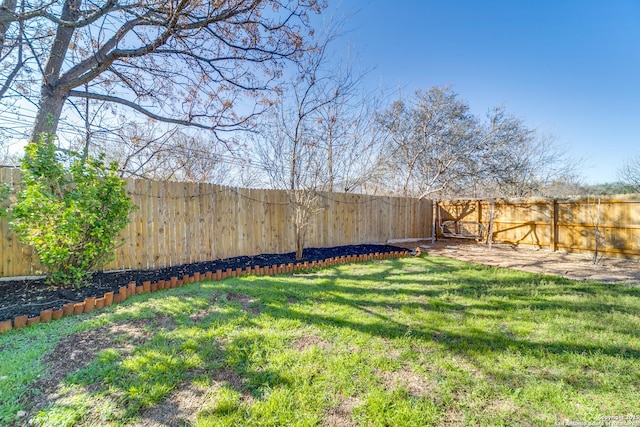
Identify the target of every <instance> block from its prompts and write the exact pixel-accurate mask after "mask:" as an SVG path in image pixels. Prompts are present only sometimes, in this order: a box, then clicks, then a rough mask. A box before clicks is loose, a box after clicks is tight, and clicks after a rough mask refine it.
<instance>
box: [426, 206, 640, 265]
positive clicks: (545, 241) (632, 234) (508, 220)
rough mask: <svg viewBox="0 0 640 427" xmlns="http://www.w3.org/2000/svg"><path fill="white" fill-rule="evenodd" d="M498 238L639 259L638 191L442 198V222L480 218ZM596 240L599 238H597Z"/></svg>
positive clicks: (515, 242) (502, 240)
mask: <svg viewBox="0 0 640 427" xmlns="http://www.w3.org/2000/svg"><path fill="white" fill-rule="evenodd" d="M492 203H493V212H494V216H493V227H492V238H493V241H495V242H502V243H511V244H517V245H529V246H534V247H538V248H548V249H549V250H551V251H558V250H559V251H566V252H577V253H594V252H595V250H596V245H597V249H598V252H599V253H601V254H604V255H606V256H611V257H626V258H640V194H632V195H616V196H595V197H593V196H591V197H584V198H574V199H566V200H541V199H530V200H500V199H498V200H495V201H494V202H491V201H490V200H455V201H443V202H438V205H437V206H438V209H437V217H438V222H439V223H442V222H443V221H447V220H450V221H471V222H480V223H481V224H483V225H484V226H485V228H486V230H489V222H490V217H491V208H492ZM596 238H597V241H596Z"/></svg>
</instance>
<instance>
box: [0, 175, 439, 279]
mask: <svg viewBox="0 0 640 427" xmlns="http://www.w3.org/2000/svg"><path fill="white" fill-rule="evenodd" d="M0 174H1V175H0V179H1V181H2V182H3V183H9V184H11V183H15V182H17V181H19V172H18V171H17V170H13V169H7V168H0ZM127 192H128V193H129V195H130V196H131V198H132V199H133V202H134V203H135V204H136V205H137V206H138V209H137V210H136V211H135V212H134V213H133V214H132V215H131V222H130V223H129V225H128V226H127V228H126V229H125V230H123V231H122V233H121V238H123V239H124V243H123V244H122V245H121V246H119V247H118V248H117V249H116V251H115V260H114V261H113V262H111V263H109V264H108V265H107V266H106V267H105V269H106V270H119V269H147V268H158V267H165V266H171V265H180V264H186V263H193V262H198V261H207V260H213V259H221V258H227V257H232V256H240V255H257V254H261V253H286V252H292V251H294V250H295V238H294V237H295V234H294V227H293V222H292V209H291V205H290V203H289V196H288V194H287V192H285V191H277V190H256V189H244V188H232V187H224V186H219V185H213V184H203V183H184V182H159V181H151V180H128V181H127ZM320 206H321V208H322V210H321V211H320V212H319V213H318V214H317V215H315V216H314V217H313V218H312V220H311V222H310V224H309V226H308V228H307V236H306V247H330V246H339V245H351V244H361V243H377V242H385V241H386V240H388V239H401V238H414V237H429V236H430V233H431V223H432V203H431V201H425V200H418V199H412V198H399V197H381V196H369V195H360V194H343V193H322V194H321V197H320ZM0 235H1V236H2V242H1V244H0V256H1V258H2V265H1V268H2V270H1V271H0V277H11V276H23V275H35V274H41V273H42V267H41V266H40V265H39V264H38V260H37V256H36V255H35V254H34V253H33V251H32V250H31V249H30V248H29V247H28V246H25V245H23V244H21V243H20V242H19V241H18V238H17V236H16V235H15V234H13V233H12V232H11V230H10V227H9V224H8V223H7V221H6V219H4V218H2V219H0Z"/></svg>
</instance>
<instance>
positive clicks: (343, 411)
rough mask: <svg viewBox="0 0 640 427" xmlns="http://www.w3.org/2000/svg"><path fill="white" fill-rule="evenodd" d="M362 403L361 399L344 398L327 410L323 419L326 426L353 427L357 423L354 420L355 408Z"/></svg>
mask: <svg viewBox="0 0 640 427" xmlns="http://www.w3.org/2000/svg"><path fill="white" fill-rule="evenodd" d="M359 404H360V399H358V398H355V397H349V398H345V399H342V400H341V401H340V404H339V405H338V406H336V407H334V408H331V409H329V410H328V411H327V414H326V416H325V418H324V420H323V421H322V425H323V426H325V427H353V426H355V425H356V423H355V422H354V421H353V418H352V414H353V409H354V408H355V407H356V406H358V405H359Z"/></svg>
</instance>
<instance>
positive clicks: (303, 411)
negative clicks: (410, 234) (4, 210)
mask: <svg viewBox="0 0 640 427" xmlns="http://www.w3.org/2000/svg"><path fill="white" fill-rule="evenodd" d="M54 349H55V352H54ZM54 355H55V356H54ZM638 396H640V288H638V287H629V286H624V285H610V284H601V283H592V282H574V281H569V280H565V279H561V278H556V277H550V276H539V275H533V274H526V273H522V272H514V271H508V270H503V269H495V268H486V267H482V266H477V265H473V264H468V263H463V262H457V261H454V260H450V259H446V258H436V257H423V258H404V259H396V260H387V261H371V262H368V263H363V264H353V265H345V266H339V267H333V268H326V269H322V270H319V271H315V272H310V273H308V274H294V275H282V276H276V277H243V278H234V279H227V280H224V281H220V282H203V283H198V284H191V285H188V286H184V287H182V288H179V289H175V290H171V291H165V292H164V293H158V294H153V295H151V296H150V295H140V296H138V297H134V298H131V299H129V300H127V302H126V303H124V304H122V305H118V306H113V307H110V308H109V309H107V310H104V311H101V312H97V313H95V314H89V315H82V316H77V317H72V318H67V319H63V320H61V321H57V322H52V323H49V324H46V325H38V326H36V327H32V328H28V329H26V330H21V331H13V332H10V333H8V334H4V335H2V336H0V425H3V424H9V425H11V424H16V425H22V424H27V423H29V422H30V421H31V423H32V425H55V426H64V425H109V424H113V425H129V424H131V425H141V426H143V425H152V424H153V423H154V422H155V423H157V424H156V425H181V424H180V423H183V424H187V425H189V424H193V425H198V426H226V425H228V426H238V425H248V426H284V425H300V426H313V425H318V426H322V425H326V426H331V425H334V426H352V425H353V426H359V425H364V426H369V425H372V426H423V425H441V426H451V425H464V426H472V425H478V426H499V425H505V426H516V425H536V426H537V425H554V424H556V423H559V424H558V425H561V424H562V423H567V422H581V423H586V422H595V421H600V422H602V421H603V420H605V419H606V418H604V417H623V416H629V415H636V416H638V415H640V399H639V398H638ZM618 419H619V418H618ZM635 421H636V422H640V419H636V420H635Z"/></svg>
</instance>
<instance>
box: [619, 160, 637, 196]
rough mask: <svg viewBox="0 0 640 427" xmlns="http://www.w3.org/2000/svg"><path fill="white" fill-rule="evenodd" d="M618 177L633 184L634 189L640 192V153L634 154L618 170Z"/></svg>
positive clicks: (628, 183) (626, 182) (630, 184)
mask: <svg viewBox="0 0 640 427" xmlns="http://www.w3.org/2000/svg"><path fill="white" fill-rule="evenodd" d="M618 178H619V179H620V181H622V182H623V183H625V184H627V185H629V186H631V187H632V190H633V191H635V192H636V193H640V154H636V155H635V156H632V157H631V158H630V159H629V160H627V161H626V162H625V163H624V164H623V165H622V167H621V168H620V170H618Z"/></svg>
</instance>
